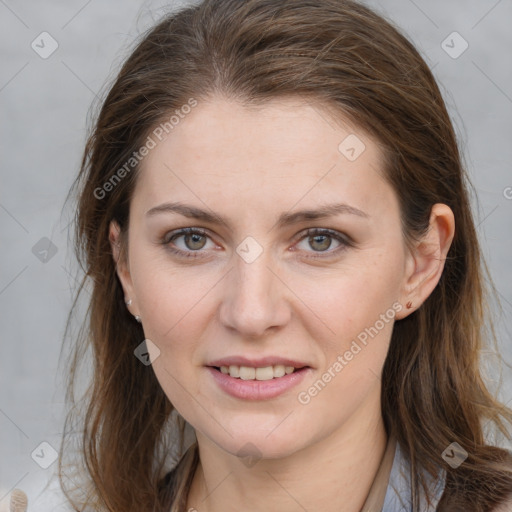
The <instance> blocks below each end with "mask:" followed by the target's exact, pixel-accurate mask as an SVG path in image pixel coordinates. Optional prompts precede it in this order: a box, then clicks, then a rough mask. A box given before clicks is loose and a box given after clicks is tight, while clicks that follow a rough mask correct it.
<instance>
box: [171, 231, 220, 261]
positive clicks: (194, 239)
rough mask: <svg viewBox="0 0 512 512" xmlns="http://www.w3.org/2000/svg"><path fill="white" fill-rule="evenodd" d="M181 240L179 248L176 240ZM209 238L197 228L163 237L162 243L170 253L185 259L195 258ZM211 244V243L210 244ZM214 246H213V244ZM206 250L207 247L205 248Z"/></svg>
mask: <svg viewBox="0 0 512 512" xmlns="http://www.w3.org/2000/svg"><path fill="white" fill-rule="evenodd" d="M179 239H182V241H181V242H182V243H181V247H180V244H179V243H176V240H179ZM209 239H210V237H209V236H208V235H207V234H206V231H204V230H202V229H199V228H183V229H180V230H179V231H174V232H171V233H168V234H167V235H165V237H164V239H163V240H162V243H163V244H164V245H166V246H167V248H168V250H169V251H171V252H172V253H175V254H178V255H179V256H184V257H186V258H196V257H198V256H200V255H199V254H194V253H200V252H201V249H204V248H205V246H206V243H207V241H208V240H209ZM212 244H213V242H212ZM213 245H215V244H213ZM206 249H208V247H206Z"/></svg>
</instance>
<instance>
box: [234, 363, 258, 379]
mask: <svg viewBox="0 0 512 512" xmlns="http://www.w3.org/2000/svg"><path fill="white" fill-rule="evenodd" d="M229 368H230V369H231V366H230V367H229ZM254 377H256V369H255V368H250V367H249V366H240V378H241V379H242V380H252V379H254Z"/></svg>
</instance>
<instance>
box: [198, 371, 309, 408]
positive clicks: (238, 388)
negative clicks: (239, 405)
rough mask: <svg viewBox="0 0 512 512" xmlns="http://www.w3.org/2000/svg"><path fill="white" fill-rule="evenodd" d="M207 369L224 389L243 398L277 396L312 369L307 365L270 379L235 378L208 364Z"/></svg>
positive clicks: (229, 393) (256, 398) (297, 382)
mask: <svg viewBox="0 0 512 512" xmlns="http://www.w3.org/2000/svg"><path fill="white" fill-rule="evenodd" d="M207 369H208V370H209V372H210V374H211V375H212V377H213V378H214V379H215V382H216V383H217V384H218V386H219V387H220V388H221V389H222V391H224V392H226V393H227V394H228V395H231V396H233V397H235V398H241V399H243V400H266V399H269V398H275V397H276V396H279V395H282V394H283V393H285V392H286V391H288V390H290V389H292V388H293V387H294V386H296V385H297V384H299V383H300V382H302V380H303V379H304V377H305V376H306V374H307V373H309V371H311V368H309V367H307V368H301V369H300V370H296V371H294V372H293V373H290V374H288V375H284V376H283V377H277V378H274V379H270V380H242V379H235V378H234V377H231V376H230V375H229V374H225V373H222V372H220V371H219V370H216V369H215V368H212V367H211V366H208V367H207Z"/></svg>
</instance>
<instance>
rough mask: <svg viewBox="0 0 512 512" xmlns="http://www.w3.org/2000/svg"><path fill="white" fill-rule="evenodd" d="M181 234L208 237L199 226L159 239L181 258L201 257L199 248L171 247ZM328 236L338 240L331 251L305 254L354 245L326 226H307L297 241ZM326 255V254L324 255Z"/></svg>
mask: <svg viewBox="0 0 512 512" xmlns="http://www.w3.org/2000/svg"><path fill="white" fill-rule="evenodd" d="M183 235H200V236H205V237H207V238H210V236H209V235H208V233H207V232H206V231H205V230H203V229H200V228H182V229H180V230H178V231H176V232H171V233H167V234H166V235H165V236H164V238H163V239H162V240H161V243H162V244H163V245H165V246H166V249H167V250H169V251H170V252H171V253H173V254H176V255H178V256H179V257H183V258H201V257H202V256H201V255H200V253H201V252H202V251H201V250H197V251H182V250H181V249H176V248H175V247H172V246H171V245H170V244H171V242H172V241H173V240H175V239H176V238H179V237H180V236H183ZM319 235H322V236H329V237H331V238H334V239H335V240H337V241H338V242H340V244H341V245H340V246H339V247H338V248H336V249H334V250H332V251H316V252H317V254H315V255H311V256H307V258H313V259H317V258H327V257H331V256H332V255H333V254H338V253H339V252H341V251H343V250H346V249H347V248H349V247H354V243H353V241H352V240H351V239H350V238H349V237H348V236H347V235H342V234H340V233H338V232H337V231H333V230H332V229H326V228H309V229H308V230H306V231H305V232H304V233H303V234H302V236H301V237H300V238H299V240H298V241H297V243H299V242H301V241H302V240H304V239H305V238H309V237H313V236H319ZM324 255H327V256H324Z"/></svg>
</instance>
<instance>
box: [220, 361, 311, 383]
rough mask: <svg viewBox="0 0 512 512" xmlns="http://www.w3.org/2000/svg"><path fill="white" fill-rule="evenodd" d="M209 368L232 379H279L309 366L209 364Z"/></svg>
mask: <svg viewBox="0 0 512 512" xmlns="http://www.w3.org/2000/svg"><path fill="white" fill-rule="evenodd" d="M211 368H213V369H215V370H217V371H218V372H220V373H222V374H224V375H229V376H230V377H232V378H234V379H240V380H258V381H263V380H274V379H280V378H282V377H285V376H286V375H290V374H292V373H296V372H299V371H301V370H304V369H306V368H309V366H301V367H294V366H285V365H282V364H276V365H272V366H261V367H252V366H239V365H235V364H232V365H229V366H211Z"/></svg>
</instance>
